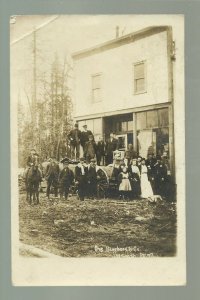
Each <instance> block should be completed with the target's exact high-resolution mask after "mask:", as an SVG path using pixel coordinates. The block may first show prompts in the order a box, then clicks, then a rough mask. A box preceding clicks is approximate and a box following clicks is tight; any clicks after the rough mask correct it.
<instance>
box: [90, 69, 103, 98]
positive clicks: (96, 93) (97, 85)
mask: <svg viewBox="0 0 200 300" xmlns="http://www.w3.org/2000/svg"><path fill="white" fill-rule="evenodd" d="M101 77H102V76H101V74H95V75H92V101H93V102H94V103H96V102H100V101H101V100H102V99H101V97H102V95H101V79H102V78H101Z"/></svg>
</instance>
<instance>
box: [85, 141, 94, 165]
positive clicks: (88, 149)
mask: <svg viewBox="0 0 200 300" xmlns="http://www.w3.org/2000/svg"><path fill="white" fill-rule="evenodd" d="M95 155H96V144H95V141H94V138H93V135H90V136H89V141H87V142H86V143H85V149H84V157H85V158H86V161H90V160H91V159H93V158H95Z"/></svg>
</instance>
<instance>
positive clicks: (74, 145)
mask: <svg viewBox="0 0 200 300" xmlns="http://www.w3.org/2000/svg"><path fill="white" fill-rule="evenodd" d="M68 139H69V141H70V147H71V157H72V159H74V160H77V161H78V160H79V158H80V149H81V147H82V152H83V157H84V158H85V159H86V160H87V161H90V160H91V159H93V158H96V160H97V164H98V165H104V164H105V165H109V164H111V163H112V162H113V151H116V150H117V149H118V147H119V144H118V140H117V139H116V137H115V134H114V133H113V132H111V133H110V137H109V139H108V140H107V141H106V142H104V140H103V137H101V136H100V137H99V139H98V141H95V139H94V135H93V133H92V131H91V130H88V129H87V125H86V124H85V125H83V130H82V131H80V130H79V128H78V124H75V125H74V129H72V130H71V131H70V133H69V134H68ZM132 152H133V149H132Z"/></svg>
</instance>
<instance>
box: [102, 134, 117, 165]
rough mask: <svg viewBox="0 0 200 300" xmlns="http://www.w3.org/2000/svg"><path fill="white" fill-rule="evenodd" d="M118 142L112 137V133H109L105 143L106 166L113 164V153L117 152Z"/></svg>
mask: <svg viewBox="0 0 200 300" xmlns="http://www.w3.org/2000/svg"><path fill="white" fill-rule="evenodd" d="M117 148H118V141H117V139H116V138H115V137H114V133H113V132H111V133H110V138H109V139H108V140H107V142H106V146H105V154H106V157H105V158H106V165H109V164H111V163H112V162H113V151H115V150H117Z"/></svg>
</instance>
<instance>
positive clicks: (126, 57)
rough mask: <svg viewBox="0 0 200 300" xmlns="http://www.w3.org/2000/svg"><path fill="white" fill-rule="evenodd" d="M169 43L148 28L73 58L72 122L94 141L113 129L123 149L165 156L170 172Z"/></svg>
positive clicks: (166, 35)
mask: <svg viewBox="0 0 200 300" xmlns="http://www.w3.org/2000/svg"><path fill="white" fill-rule="evenodd" d="M173 59H174V57H173V41H172V29H171V27H167V26H159V27H157V26H156V27H148V28H144V29H143V30H140V31H137V32H134V33H130V34H127V35H124V36H121V37H119V38H115V39H113V40H110V41H108V42H105V43H103V44H101V45H97V46H94V47H92V48H90V49H86V50H82V51H79V52H76V53H74V54H73V60H74V72H75V83H74V92H75V103H76V104H75V119H76V121H77V122H78V123H79V128H80V129H82V126H83V125H84V124H87V126H88V129H90V130H92V131H93V133H94V137H95V140H98V137H99V136H102V137H103V138H104V139H105V140H106V139H107V138H108V136H109V134H110V132H111V131H113V132H115V134H116V137H117V138H118V139H119V144H120V148H121V149H125V148H127V145H128V144H133V147H134V149H135V151H137V153H138V155H141V156H142V157H145V158H146V157H147V155H148V153H154V154H155V155H158V154H159V155H162V154H163V153H164V152H165V153H167V154H168V156H169V161H170V166H171V171H172V174H173V172H174V122H173V120H174V118H173V98H174V97H173Z"/></svg>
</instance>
